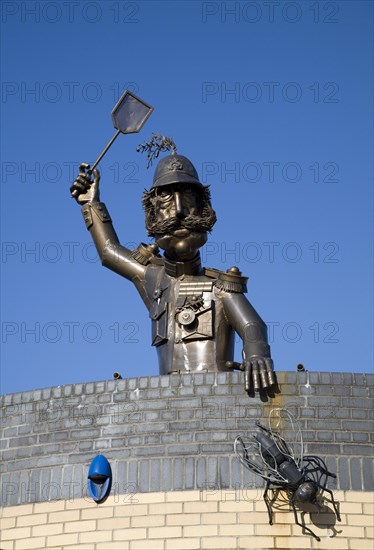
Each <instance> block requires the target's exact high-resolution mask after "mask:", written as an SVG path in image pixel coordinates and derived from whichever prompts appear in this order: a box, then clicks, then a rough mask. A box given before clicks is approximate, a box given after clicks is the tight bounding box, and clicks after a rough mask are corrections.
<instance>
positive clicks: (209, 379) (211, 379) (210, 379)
mask: <svg viewBox="0 0 374 550" xmlns="http://www.w3.org/2000/svg"><path fill="white" fill-rule="evenodd" d="M203 376H204V383H205V385H206V386H213V384H214V383H215V376H214V373H212V372H208V373H206V374H204V375H203Z"/></svg>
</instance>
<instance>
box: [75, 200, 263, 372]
mask: <svg viewBox="0 0 374 550" xmlns="http://www.w3.org/2000/svg"><path fill="white" fill-rule="evenodd" d="M82 212H83V216H84V218H85V221H86V225H87V228H88V229H89V230H90V233H91V235H92V238H93V240H94V242H95V245H96V248H97V251H98V253H99V255H100V257H101V260H102V264H103V265H104V266H105V267H108V268H109V269H111V270H112V271H115V272H116V273H118V274H119V275H121V276H123V277H125V278H126V279H129V280H131V281H132V282H133V283H134V285H135V286H136V288H137V290H138V292H139V293H140V295H141V297H142V299H143V301H144V303H145V305H146V307H147V309H148V311H149V316H150V318H151V322H152V345H153V346H155V347H156V349H157V353H158V358H159V369H160V374H169V373H172V372H203V371H217V370H231V369H232V368H233V357H234V337H235V332H237V333H238V334H239V336H240V337H241V339H242V341H243V360H248V359H250V358H251V357H258V356H260V357H270V348H269V346H268V342H267V328H266V325H265V323H264V322H263V321H262V319H261V318H260V316H259V315H258V313H257V312H256V311H255V309H254V308H253V307H252V305H251V304H250V303H249V302H248V300H247V299H246V297H245V296H244V294H243V293H244V292H246V282H247V278H246V277H242V276H241V273H240V272H239V270H238V269H237V268H235V267H234V268H231V269H230V270H228V271H227V272H226V273H225V272H221V271H218V270H215V269H209V268H206V269H202V268H201V264H200V256H199V254H197V256H196V257H195V258H194V259H193V260H191V261H189V262H171V261H170V260H168V259H167V258H165V257H161V256H159V255H158V253H157V251H156V250H155V246H154V245H149V246H147V245H144V244H141V245H140V246H139V247H138V248H137V249H136V250H133V251H131V250H128V249H127V248H124V247H122V246H121V245H120V243H119V240H118V237H117V235H116V233H115V231H114V229H113V226H112V223H111V219H110V216H109V214H108V211H107V209H106V207H105V205H104V204H103V203H98V202H93V203H87V204H85V205H84V206H83V208H82Z"/></svg>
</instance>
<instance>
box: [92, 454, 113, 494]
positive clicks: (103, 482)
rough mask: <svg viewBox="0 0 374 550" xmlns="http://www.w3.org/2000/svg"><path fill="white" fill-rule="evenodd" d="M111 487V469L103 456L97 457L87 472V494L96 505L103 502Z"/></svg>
mask: <svg viewBox="0 0 374 550" xmlns="http://www.w3.org/2000/svg"><path fill="white" fill-rule="evenodd" d="M111 487H112V469H111V467H110V464H109V462H108V460H107V459H106V458H105V456H104V455H97V456H96V457H95V458H94V459H93V461H92V462H91V465H90V469H89V470H88V492H89V495H90V497H92V498H93V500H94V501H95V502H97V504H101V503H102V502H104V501H105V500H106V499H107V498H108V496H109V493H110V489H111Z"/></svg>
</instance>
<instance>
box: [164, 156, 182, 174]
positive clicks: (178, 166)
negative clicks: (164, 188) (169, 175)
mask: <svg viewBox="0 0 374 550" xmlns="http://www.w3.org/2000/svg"><path fill="white" fill-rule="evenodd" d="M167 169H168V170H169V172H176V171H177V170H183V164H182V163H181V162H179V160H177V159H173V160H172V161H171V162H170V163H169V164H168V166H167Z"/></svg>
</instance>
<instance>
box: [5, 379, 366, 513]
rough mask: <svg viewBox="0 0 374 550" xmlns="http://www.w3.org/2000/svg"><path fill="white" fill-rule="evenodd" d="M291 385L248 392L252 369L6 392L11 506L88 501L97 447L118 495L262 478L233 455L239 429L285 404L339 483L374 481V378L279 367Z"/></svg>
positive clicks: (253, 482)
mask: <svg viewBox="0 0 374 550" xmlns="http://www.w3.org/2000/svg"><path fill="white" fill-rule="evenodd" d="M278 380H279V383H280V389H281V393H279V394H276V395H275V397H274V398H273V399H271V400H269V401H268V402H261V401H260V399H259V398H258V397H257V398H255V399H253V398H249V397H248V396H247V395H246V394H245V393H244V390H243V379H242V373H218V374H212V373H208V374H199V375H194V376H191V375H182V376H180V375H173V376H171V377H169V376H155V377H147V378H132V379H125V380H118V381H114V380H111V381H104V382H96V383H87V384H76V385H72V386H61V387H60V386H59V387H55V388H46V389H42V390H34V391H30V392H24V393H19V394H13V395H5V396H3V397H2V413H3V419H2V424H1V427H2V429H1V431H2V434H1V436H2V460H3V466H2V473H1V478H2V479H1V481H2V487H3V490H2V495H1V496H2V502H3V505H5V506H9V505H16V504H24V503H29V502H40V501H47V500H50V499H52V500H58V499H66V498H70V497H83V496H84V495H85V494H86V493H85V483H86V478H87V468H88V466H89V464H90V462H91V460H92V459H93V457H94V456H95V455H96V454H104V455H105V456H106V457H107V458H108V460H109V461H110V463H111V466H112V470H113V474H114V489H113V490H115V491H116V492H117V493H119V494H120V493H128V492H130V493H131V492H134V491H136V492H148V491H180V490H194V489H201V488H204V487H205V486H206V485H207V484H210V485H213V486H216V487H217V488H220V487H228V488H230V487H238V486H241V487H248V486H252V487H255V486H258V485H261V482H260V481H259V480H258V479H255V478H253V477H251V475H250V473H249V472H248V471H244V470H243V468H242V467H241V465H240V464H239V462H238V460H237V459H236V457H235V456H234V454H233V441H234V439H235V437H236V436H237V435H239V434H241V435H242V436H243V438H244V439H248V438H249V436H250V434H251V433H252V432H253V430H254V429H255V422H256V421H257V420H258V419H260V420H262V421H264V422H266V421H267V416H268V413H269V410H270V409H271V408H272V407H274V406H277V407H279V406H282V407H287V408H288V409H289V410H291V411H292V412H293V413H294V414H295V415H296V416H297V417H298V418H299V419H300V421H301V424H302V427H303V430H304V439H305V442H306V451H307V452H308V453H315V454H318V455H320V456H322V457H323V458H325V459H326V461H327V464H328V466H329V468H330V469H331V470H332V471H333V472H336V473H337V474H338V483H337V488H338V489H342V490H349V489H353V490H356V491H357V490H358V491H359V490H364V491H369V490H371V489H372V470H371V467H372V460H371V457H372V446H371V441H370V438H372V437H373V436H372V427H373V424H372V420H371V419H372V416H373V409H374V407H373V403H374V399H373V397H372V395H373V394H372V392H373V388H372V386H371V384H372V382H373V375H364V374H354V375H353V374H349V373H296V372H281V373H278Z"/></svg>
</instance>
